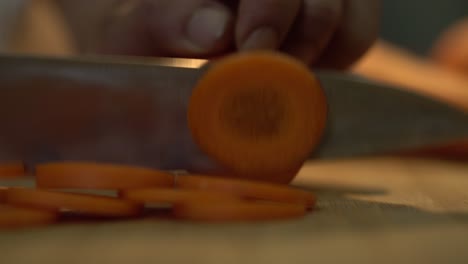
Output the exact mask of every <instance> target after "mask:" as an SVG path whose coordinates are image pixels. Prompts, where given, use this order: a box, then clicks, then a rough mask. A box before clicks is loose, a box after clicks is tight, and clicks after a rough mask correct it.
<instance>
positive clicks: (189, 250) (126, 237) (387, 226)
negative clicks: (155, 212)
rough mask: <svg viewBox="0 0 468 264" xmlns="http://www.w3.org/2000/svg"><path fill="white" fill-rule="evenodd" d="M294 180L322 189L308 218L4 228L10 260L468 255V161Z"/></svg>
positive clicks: (342, 168) (387, 162)
mask: <svg viewBox="0 0 468 264" xmlns="http://www.w3.org/2000/svg"><path fill="white" fill-rule="evenodd" d="M294 184H296V185H299V186H302V187H305V188H309V189H311V190H314V191H316V192H317V193H318V194H319V208H318V209H317V210H316V211H315V212H313V213H312V214H310V215H309V216H307V217H306V218H304V219H300V220H294V221H279V222H267V223H256V224H216V225H208V224H194V223H183V222H171V221H168V220H161V219H159V220H158V219H144V220H137V221H123V222H113V223H102V222H97V223H96V222H94V223H93V222H90V223H66V224H62V225H59V226H53V227H48V228H41V229H33V230H23V231H9V232H6V231H3V232H0V263H2V264H3V263H5V264H6V263H34V262H38V261H40V262H41V263H48V264H52V263H86V264H88V263H255V264H258V263H270V264H274V263H337V262H356V263H392V264H393V263H413V264H417V263H424V264H428V263H468V250H466V249H467V248H468V164H465V163H455V162H443V161H431V160H417V159H403V158H380V159H370V160H354V161H340V162H317V163H310V164H308V165H307V166H305V167H304V169H303V170H302V172H301V174H300V176H299V177H298V178H297V180H296V181H295V182H294Z"/></svg>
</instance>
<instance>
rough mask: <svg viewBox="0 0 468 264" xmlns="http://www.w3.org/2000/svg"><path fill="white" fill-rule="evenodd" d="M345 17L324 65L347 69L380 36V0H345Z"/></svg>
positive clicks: (331, 44)
mask: <svg viewBox="0 0 468 264" xmlns="http://www.w3.org/2000/svg"><path fill="white" fill-rule="evenodd" d="M342 1H343V11H344V13H343V17H342V19H341V22H340V25H339V27H338V28H337V30H336V32H335V33H334V36H333V38H332V40H331V41H330V43H329V44H328V46H327V48H326V50H325V51H324V52H323V54H322V56H321V57H320V59H319V62H318V63H317V65H318V66H320V67H323V68H337V69H345V68H347V67H349V66H351V64H352V63H353V62H355V61H356V60H358V59H359V58H360V57H361V56H362V55H363V54H364V53H365V52H366V51H367V50H368V49H369V47H370V46H372V44H373V43H374V42H375V40H376V39H377V36H378V28H379V27H378V21H379V16H380V6H381V3H380V1H379V0H359V1H356V0H342Z"/></svg>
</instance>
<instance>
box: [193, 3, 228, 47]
mask: <svg viewBox="0 0 468 264" xmlns="http://www.w3.org/2000/svg"><path fill="white" fill-rule="evenodd" d="M231 26H232V16H231V14H230V12H229V10H227V9H226V8H224V7H222V6H218V5H210V6H201V7H199V8H197V9H196V10H195V11H194V12H193V13H192V15H191V16H190V18H189V20H188V23H187V25H186V28H185V37H186V38H187V40H188V41H189V42H190V43H191V44H192V46H193V49H194V52H196V53H208V52H212V51H216V50H218V49H219V47H220V43H224V42H225V39H226V37H228V32H229V31H230V28H231Z"/></svg>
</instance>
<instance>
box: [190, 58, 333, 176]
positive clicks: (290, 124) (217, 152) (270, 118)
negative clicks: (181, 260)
mask: <svg viewBox="0 0 468 264" xmlns="http://www.w3.org/2000/svg"><path fill="white" fill-rule="evenodd" d="M326 117H327V106H326V99H325V95H324V93H323V91H322V89H321V86H320V83H319V81H318V79H317V78H316V77H315V75H314V74H312V72H311V71H310V70H309V69H308V67H307V66H306V65H304V64H302V63H300V62H299V61H297V60H295V59H293V58H291V57H289V56H287V55H282V54H279V53H274V52H267V51H257V52H246V53H240V54H235V55H231V56H228V57H226V58H224V59H221V60H219V61H217V62H214V63H213V65H211V66H210V67H209V68H208V69H207V71H206V73H205V74H204V76H202V78H201V79H200V80H199V82H198V83H197V85H196V87H195V89H194V91H193V93H192V95H191V98H190V102H189V107H188V124H189V127H190V130H191V133H192V135H193V138H194V140H195V142H196V143H197V144H198V145H199V147H200V148H201V149H202V150H203V151H204V152H205V153H206V154H208V155H209V156H210V157H212V158H213V159H214V160H216V161H217V162H218V163H220V164H221V165H223V166H224V167H226V168H228V169H229V170H230V171H231V172H232V174H234V175H236V176H238V177H245V178H251V179H257V180H265V181H272V182H280V183H289V182H290V181H291V180H292V179H293V178H294V177H295V175H296V173H297V169H298V168H300V167H301V166H302V165H303V162H304V161H305V160H306V159H307V158H308V157H309V155H310V154H311V153H312V152H313V150H314V149H315V147H316V146H317V145H318V144H319V143H320V141H321V138H322V135H323V132H324V128H325V123H326Z"/></svg>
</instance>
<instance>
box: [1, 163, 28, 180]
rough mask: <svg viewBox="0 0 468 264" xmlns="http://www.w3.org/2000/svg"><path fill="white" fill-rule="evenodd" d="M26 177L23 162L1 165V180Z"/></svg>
mask: <svg viewBox="0 0 468 264" xmlns="http://www.w3.org/2000/svg"><path fill="white" fill-rule="evenodd" d="M25 175H26V167H25V165H24V163H23V162H19V161H18V162H9V163H0V178H12V177H21V176H25Z"/></svg>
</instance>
